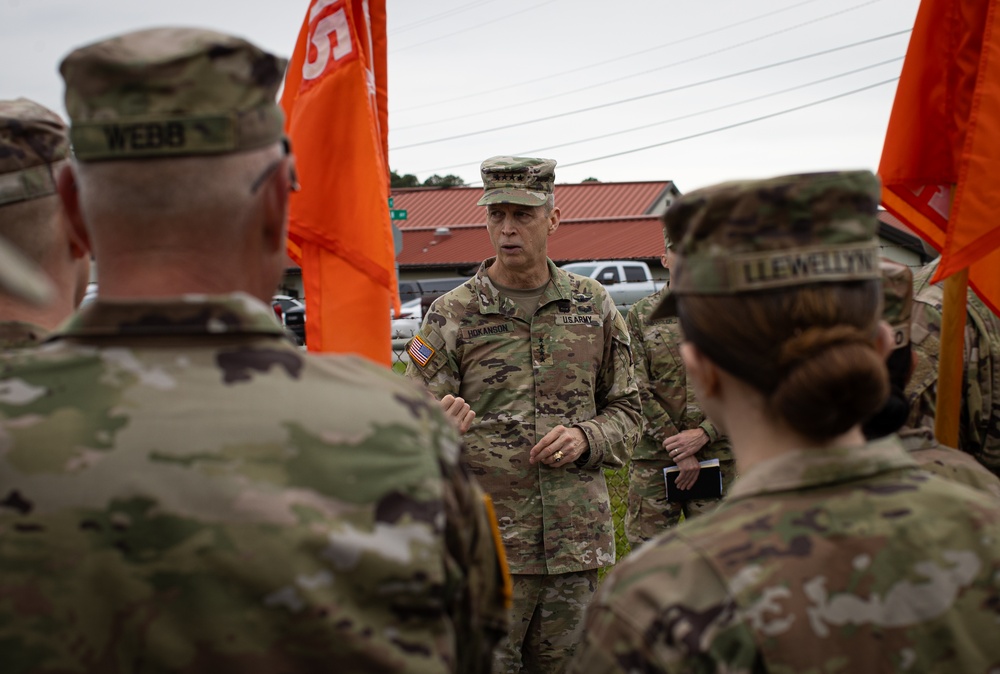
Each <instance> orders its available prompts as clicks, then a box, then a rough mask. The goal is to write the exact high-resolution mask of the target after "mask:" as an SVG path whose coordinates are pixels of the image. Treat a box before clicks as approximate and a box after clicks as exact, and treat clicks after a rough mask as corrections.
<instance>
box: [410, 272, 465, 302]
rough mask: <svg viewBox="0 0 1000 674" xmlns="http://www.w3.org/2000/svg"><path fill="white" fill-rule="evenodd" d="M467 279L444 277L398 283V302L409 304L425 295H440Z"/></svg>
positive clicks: (462, 277)
mask: <svg viewBox="0 0 1000 674" xmlns="http://www.w3.org/2000/svg"><path fill="white" fill-rule="evenodd" d="M468 280H469V279H468V278H467V277H464V276H445V277H442V278H422V279H417V280H415V281H400V282H399V301H400V302H409V301H410V300H414V299H417V298H418V297H424V296H426V295H440V294H442V293H446V292H448V291H449V290H453V289H455V288H457V287H458V286H460V285H462V284H463V283H465V282H466V281H468Z"/></svg>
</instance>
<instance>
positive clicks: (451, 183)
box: [424, 173, 465, 187]
mask: <svg viewBox="0 0 1000 674" xmlns="http://www.w3.org/2000/svg"><path fill="white" fill-rule="evenodd" d="M464 184H465V181H464V180H462V179H461V178H459V177H458V176H455V175H452V174H450V173H449V174H448V175H446V176H439V175H438V174H436V173H435V174H434V175H432V176H431V177H430V178H428V179H427V180H425V181H424V187H461V186H462V185H464Z"/></svg>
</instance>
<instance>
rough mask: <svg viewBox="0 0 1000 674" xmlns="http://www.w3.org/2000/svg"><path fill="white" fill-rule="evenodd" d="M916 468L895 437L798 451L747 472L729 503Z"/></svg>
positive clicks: (728, 498)
mask: <svg viewBox="0 0 1000 674" xmlns="http://www.w3.org/2000/svg"><path fill="white" fill-rule="evenodd" d="M916 465H917V464H916V462H915V461H914V460H913V459H912V458H911V457H910V455H909V454H907V453H906V450H904V449H903V445H902V443H901V442H900V441H899V438H897V437H896V436H895V435H890V436H888V437H885V438H882V439H880V440H876V441H874V442H869V443H868V444H866V445H862V446H861V447H833V448H829V449H810V450H799V451H795V452H790V453H788V454H783V455H781V456H777V457H775V458H773V459H769V460H767V461H763V462H761V463H759V464H757V465H756V466H754V467H753V468H751V469H750V470H748V471H747V472H746V473H745V474H743V475H741V476H740V477H739V478H738V479H737V480H736V482H734V483H733V486H732V488H731V489H730V491H729V494H728V495H727V496H726V500H727V501H735V500H737V499H740V498H747V497H750V496H757V495H760V494H769V493H775V492H785V491H797V490H801V489H808V488H811V487H817V486H820V485H830V484H836V483H839V482H850V481H853V480H858V479H861V478H866V477H871V476H873V475H878V474H880V473H886V472H889V471H893V470H898V469H900V468H909V467H914V466H916Z"/></svg>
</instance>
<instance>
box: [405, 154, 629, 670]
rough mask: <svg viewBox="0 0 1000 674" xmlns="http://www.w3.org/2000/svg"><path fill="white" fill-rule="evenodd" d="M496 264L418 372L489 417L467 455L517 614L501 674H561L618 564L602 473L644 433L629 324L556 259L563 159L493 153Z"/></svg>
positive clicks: (452, 308) (416, 344)
mask: <svg viewBox="0 0 1000 674" xmlns="http://www.w3.org/2000/svg"><path fill="white" fill-rule="evenodd" d="M482 177H483V184H484V188H485V192H484V195H483V197H482V198H481V199H480V200H479V205H480V206H486V207H487V226H486V229H487V232H488V234H489V237H490V241H491V242H492V244H493V246H494V248H495V250H496V257H494V258H490V259H488V260H486V261H485V262H483V264H482V266H481V267H480V269H479V272H478V273H477V274H476V275H475V277H474V278H472V279H470V280H469V281H467V282H466V283H465V284H464V285H462V286H459V287H458V288H456V289H455V290H453V291H451V292H449V293H446V294H445V295H443V296H442V297H440V298H438V299H437V300H435V302H434V303H433V305H432V306H431V309H430V312H429V313H428V314H427V316H426V318H425V320H424V322H423V327H422V328H421V330H420V332H419V333H418V334H417V335H416V336H415V337H414V338H413V340H411V342H410V344H409V346H408V352H409V354H410V364H409V366H408V367H407V375H408V376H410V377H412V378H415V379H418V380H421V381H423V382H424V383H425V384H426V385H427V386H428V388H429V389H430V390H431V392H432V393H433V394H434V395H435V396H436V397H438V398H441V397H443V396H445V395H446V394H450V395H456V396H461V397H462V398H464V399H465V400H466V401H467V402H468V403H469V405H471V407H472V410H473V411H474V412H475V413H476V417H475V421H474V422H473V424H472V426H471V428H470V429H469V430H468V432H467V433H466V434H465V440H466V443H467V444H468V446H469V463H470V465H471V466H472V471H473V473H474V474H475V475H476V477H477V478H478V479H479V482H480V484H481V485H482V486H483V488H484V489H485V490H486V491H487V492H488V493H489V494H490V495H491V496H492V497H493V500H494V502H495V503H496V509H497V517H498V519H499V522H500V529H501V532H502V535H503V542H504V546H505V547H506V550H507V559H508V562H509V564H510V568H511V572H512V575H513V581H514V583H513V585H514V608H513V610H512V612H511V616H512V620H511V629H510V633H509V636H508V638H507V639H504V640H503V641H502V642H501V645H500V647H498V653H497V659H496V664H495V666H494V671H496V672H521V671H524V672H539V673H542V672H559V671H561V670H562V668H563V666H564V664H565V661H566V659H567V658H568V656H569V655H570V654H571V653H572V651H573V648H574V647H575V646H576V644H577V642H578V641H579V639H580V627H581V624H582V616H583V610H584V608H585V607H586V605H587V603H588V601H589V600H590V598H591V596H593V592H594V590H595V588H596V585H597V573H598V569H600V568H601V567H605V566H608V565H611V564H613V563H614V561H615V541H614V530H613V526H612V520H611V506H610V501H609V498H608V489H607V485H606V483H605V480H604V474H603V472H602V469H603V468H605V467H610V468H619V467H621V466H622V465H623V464H624V462H625V461H626V460H627V459H628V456H629V454H630V452H631V450H632V447H633V446H634V444H635V442H636V439H637V437H638V434H639V432H640V429H641V426H640V424H641V416H640V401H639V393H638V389H637V388H636V384H635V379H634V377H633V371H632V356H631V354H630V351H629V337H628V331H627V329H626V327H625V322H624V320H622V317H621V314H619V313H618V310H617V309H616V308H615V305H614V302H613V301H612V300H611V298H610V297H609V296H608V294H607V292H606V291H605V290H604V288H603V286H601V284H600V283H598V282H597V281H594V280H592V279H588V278H584V277H581V276H578V275H575V274H570V273H568V272H565V271H563V270H561V269H559V268H558V267H556V266H555V265H554V264H553V263H552V261H551V260H549V259H548V257H547V243H548V237H549V236H550V235H551V234H552V233H553V232H554V231H555V230H556V228H557V227H558V226H559V216H560V213H559V209H558V208H556V207H555V204H554V195H553V185H554V181H555V162H554V161H553V160H550V159H535V158H525V157H493V158H491V159H488V160H486V161H484V162H483V164H482Z"/></svg>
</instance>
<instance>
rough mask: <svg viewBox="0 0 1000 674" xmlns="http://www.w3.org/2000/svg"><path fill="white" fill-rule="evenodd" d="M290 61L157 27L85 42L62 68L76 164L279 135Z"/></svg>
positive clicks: (228, 40)
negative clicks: (283, 85) (281, 90)
mask: <svg viewBox="0 0 1000 674" xmlns="http://www.w3.org/2000/svg"><path fill="white" fill-rule="evenodd" d="M284 68H285V60H284V59H281V58H278V57H277V56H274V55H272V54H269V53H267V52H265V51H262V50H261V49H259V48H257V47H256V46H254V45H252V44H251V43H249V42H247V41H246V40H242V39H240V38H237V37H233V36H230V35H225V34H222V33H216V32H214V31H210V30H202V29H196V28H154V29H150V30H142V31H137V32H134V33H127V34H125V35H120V36H118V37H113V38H110V39H108V40H103V41H101V42H97V43H95V44H92V45H88V46H86V47H81V48H80V49H77V50H75V51H73V52H71V53H70V54H69V56H67V57H66V58H65V59H64V60H63V62H62V63H61V64H60V66H59V71H60V73H62V76H63V79H64V80H65V81H66V110H67V111H68V112H69V117H70V122H71V129H70V138H71V140H72V143H73V151H74V154H75V155H76V158H77V159H78V160H80V161H106V160H112V159H140V158H146V157H175V156H186V155H203V154H222V153H228V152H238V151H241V150H250V149H254V148H258V147H264V146H266V145H268V144H270V143H274V142H277V141H278V140H279V139H280V138H281V137H282V133H283V126H284V117H283V115H282V112H281V108H280V107H279V106H278V104H277V102H276V95H277V91H278V86H279V85H280V84H281V78H282V76H283V74H284Z"/></svg>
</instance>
